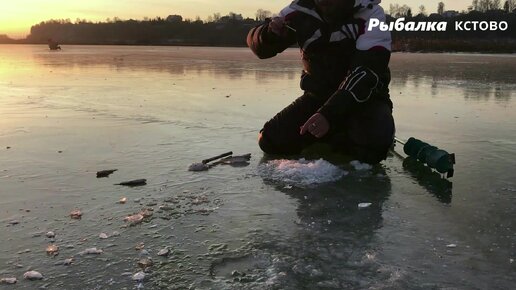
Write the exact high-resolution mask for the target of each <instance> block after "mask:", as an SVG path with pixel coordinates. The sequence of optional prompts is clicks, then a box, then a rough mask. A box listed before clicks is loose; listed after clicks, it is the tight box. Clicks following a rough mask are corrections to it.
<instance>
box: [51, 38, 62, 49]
mask: <svg viewBox="0 0 516 290" xmlns="http://www.w3.org/2000/svg"><path fill="white" fill-rule="evenodd" d="M48 48H50V50H61V46H59V43H57V41H54V40H52V38H49V39H48Z"/></svg>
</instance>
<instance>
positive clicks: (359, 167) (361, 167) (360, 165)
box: [349, 160, 373, 171]
mask: <svg viewBox="0 0 516 290" xmlns="http://www.w3.org/2000/svg"><path fill="white" fill-rule="evenodd" d="M349 164H351V166H353V168H355V170H357V171H366V170H371V169H373V166H372V165H371V164H367V163H362V162H360V161H358V160H354V161H351V162H350V163H349Z"/></svg>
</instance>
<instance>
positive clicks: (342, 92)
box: [318, 66, 380, 123]
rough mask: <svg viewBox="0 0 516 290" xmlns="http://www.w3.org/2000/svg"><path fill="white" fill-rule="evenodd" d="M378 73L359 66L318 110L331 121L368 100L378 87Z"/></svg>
mask: <svg viewBox="0 0 516 290" xmlns="http://www.w3.org/2000/svg"><path fill="white" fill-rule="evenodd" d="M379 83H380V79H379V77H378V75H377V74H376V73H375V72H374V71H372V70H370V69H369V68H367V67H364V66H359V67H357V68H355V69H353V71H351V73H350V74H349V75H348V76H347V78H346V79H345V80H344V81H343V82H342V83H341V84H340V86H339V89H338V90H337V91H336V92H335V93H333V95H332V96H331V97H330V98H329V99H328V101H327V102H326V103H325V104H324V105H323V106H322V107H321V108H320V109H319V110H318V112H319V113H321V114H323V115H324V116H325V117H326V118H327V119H328V120H329V121H330V123H332V122H335V121H337V119H339V118H341V117H343V116H345V115H347V113H348V112H350V111H352V110H353V109H354V108H356V107H357V106H359V105H360V104H361V103H365V102H367V101H368V100H369V99H370V98H371V96H372V95H373V93H374V91H375V90H376V88H377V87H378V84H379Z"/></svg>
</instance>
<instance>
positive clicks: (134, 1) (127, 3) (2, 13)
mask: <svg viewBox="0 0 516 290" xmlns="http://www.w3.org/2000/svg"><path fill="white" fill-rule="evenodd" d="M290 2H291V0H280V1H277V0H255V1H242V0H224V1H223V2H222V3H221V2H220V1H218V0H150V1H145V2H144V1H141V0H89V1H69V0H17V1H12V2H11V1H4V2H3V3H2V4H1V5H0V35H2V34H6V35H8V36H9V37H11V38H24V37H26V36H27V35H28V34H29V33H30V28H31V26H33V25H35V24H38V23H40V22H42V21H47V20H50V19H70V20H71V21H75V20H76V19H86V20H89V21H94V22H97V21H105V20H106V19H108V18H111V19H113V18H114V17H118V18H120V19H131V18H132V19H143V18H144V17H150V18H154V17H157V16H160V17H167V16H168V15H171V14H179V15H181V16H183V18H190V19H195V18H196V17H200V18H201V19H206V18H207V17H208V16H209V15H213V14H214V13H221V14H222V15H227V14H228V13H229V12H235V13H241V14H242V15H243V16H244V17H252V18H254V16H255V13H256V11H257V10H258V9H264V10H269V11H271V12H273V13H277V12H279V11H280V10H281V9H282V8H283V7H285V6H286V5H288V4H289V3H290ZM438 2H440V0H383V1H382V6H383V7H384V9H385V10H386V11H388V7H389V5H390V4H392V3H398V4H407V5H409V6H411V7H412V8H413V10H415V11H417V10H418V8H417V7H419V6H420V5H425V6H426V11H427V12H434V11H435V10H436V7H437V3H438ZM443 2H444V3H445V5H446V8H447V9H455V10H462V9H466V8H467V6H468V5H469V4H470V3H471V1H470V0H456V1H443Z"/></svg>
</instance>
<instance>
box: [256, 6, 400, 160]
mask: <svg viewBox="0 0 516 290" xmlns="http://www.w3.org/2000/svg"><path fill="white" fill-rule="evenodd" d="M380 2H381V0H296V1H293V2H292V3H291V4H290V5H289V6H287V7H286V8H284V9H283V10H282V11H281V12H280V14H279V16H278V17H274V18H272V19H270V20H268V21H266V22H265V23H263V24H262V25H259V26H257V27H254V28H252V29H251V31H250V32H249V34H248V36H247V44H248V46H249V47H250V48H251V50H252V51H253V52H254V53H255V54H256V55H257V56H258V57H259V58H262V59H264V58H270V57H273V56H275V55H276V54H278V53H280V52H282V51H284V50H285V49H286V48H288V47H289V46H291V45H293V44H294V43H297V44H298V45H299V47H300V48H301V55H302V60H303V64H304V71H303V74H302V77H301V89H303V90H304V94H303V95H302V96H301V97H299V98H298V99H296V100H295V101H294V102H293V103H292V104H290V105H289V106H288V107H286V108H285V109H283V110H282V111H281V112H279V113H278V114H277V115H276V116H274V117H273V118H272V119H271V120H269V121H268V122H267V123H265V125H264V127H263V129H262V130H261V131H260V136H259V145H260V148H261V149H262V150H263V151H264V152H265V153H269V154H299V153H301V151H302V150H303V149H305V148H306V147H308V146H309V145H311V144H313V143H316V142H324V143H328V144H330V145H332V147H333V148H335V149H336V150H337V151H339V152H342V153H345V154H347V155H350V156H351V157H352V158H355V159H358V160H360V161H362V162H367V163H370V164H375V163H378V162H380V161H382V160H384V159H385V158H386V156H387V152H388V150H389V148H390V147H391V145H392V143H393V140H394V131H395V129H394V119H393V117H392V102H391V100H390V96H389V88H388V86H389V82H390V71H389V67H388V65H389V60H390V55H391V34H390V32H388V31H381V30H380V29H379V27H372V30H368V26H369V22H370V21H371V20H372V19H378V20H379V21H383V22H385V13H384V11H383V9H382V8H381V7H380V6H379V3H380Z"/></svg>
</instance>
